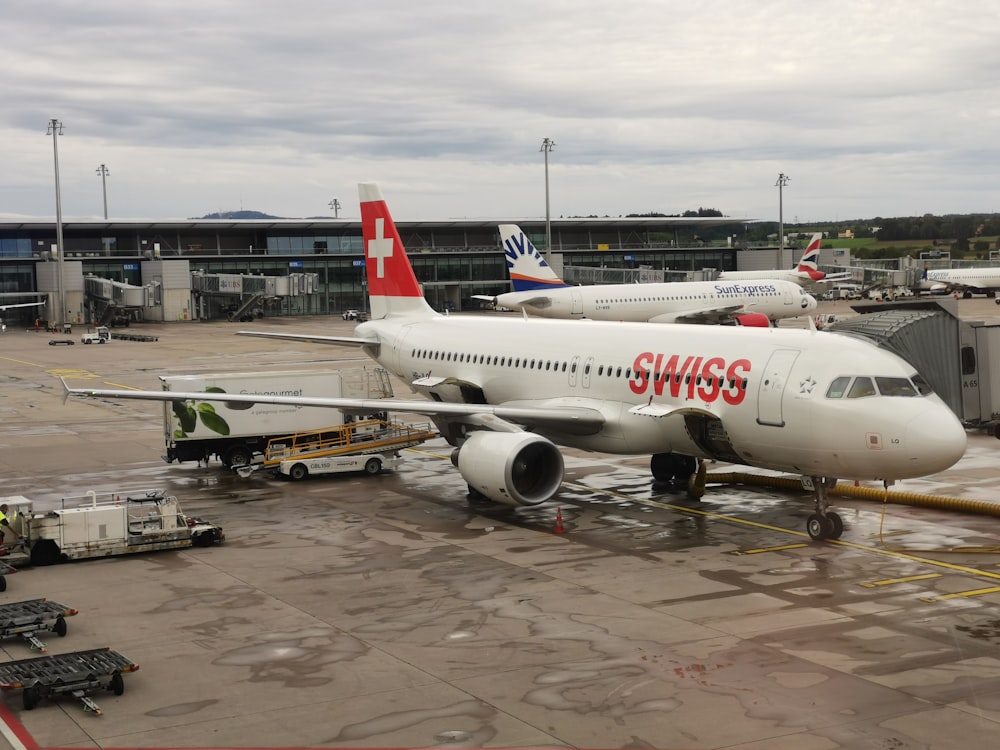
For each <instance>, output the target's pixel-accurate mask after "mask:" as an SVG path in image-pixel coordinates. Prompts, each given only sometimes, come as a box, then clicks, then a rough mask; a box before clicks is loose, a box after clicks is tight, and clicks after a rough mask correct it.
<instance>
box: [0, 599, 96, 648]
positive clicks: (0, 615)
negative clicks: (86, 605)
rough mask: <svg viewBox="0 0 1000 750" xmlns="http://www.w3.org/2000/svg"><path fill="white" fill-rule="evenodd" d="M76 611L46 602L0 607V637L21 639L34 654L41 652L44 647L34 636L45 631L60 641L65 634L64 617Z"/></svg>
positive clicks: (28, 602)
mask: <svg viewBox="0 0 1000 750" xmlns="http://www.w3.org/2000/svg"><path fill="white" fill-rule="evenodd" d="M76 613H77V610H75V609H73V608H71V607H67V606H66V605H65V604H60V603H59V602H53V601H49V600H48V599H29V600H28V601H24V602H11V603H9V604H0V638H12V637H13V636H15V635H19V636H21V637H22V638H23V639H24V640H26V641H27V642H28V644H29V645H30V646H31V649H32V650H33V651H44V650H45V644H44V643H43V642H42V641H40V640H38V636H37V635H35V634H36V633H38V632H39V631H42V630H46V631H49V632H52V633H55V634H56V635H58V636H59V637H60V638H62V637H63V636H65V635H66V618H67V617H69V616H71V615H75V614H76Z"/></svg>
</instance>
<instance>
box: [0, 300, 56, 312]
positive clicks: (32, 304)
mask: <svg viewBox="0 0 1000 750" xmlns="http://www.w3.org/2000/svg"><path fill="white" fill-rule="evenodd" d="M44 304H45V303H44V302H20V303H18V304H16V305H0V312H3V311H4V310H11V309H13V308H15V307H37V306H38V305H44Z"/></svg>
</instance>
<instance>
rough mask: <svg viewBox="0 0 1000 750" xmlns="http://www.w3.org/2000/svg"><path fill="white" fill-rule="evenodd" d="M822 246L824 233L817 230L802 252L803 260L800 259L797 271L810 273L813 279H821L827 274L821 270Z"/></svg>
mask: <svg viewBox="0 0 1000 750" xmlns="http://www.w3.org/2000/svg"><path fill="white" fill-rule="evenodd" d="M822 246H823V234H822V232H817V233H816V234H814V235H813V236H812V239H811V240H809V244H808V245H807V246H806V251H805V252H804V253H802V260H800V261H799V265H798V266H797V267H796V269H795V270H796V271H801V272H802V273H805V274H808V275H809V277H810V278H811V279H812V280H813V281H819V280H820V279H822V278H824V277H825V276H826V274H825V273H823V272H822V271H820V270H819V251H820V248H821V247H822Z"/></svg>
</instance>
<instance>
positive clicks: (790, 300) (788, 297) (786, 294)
mask: <svg viewBox="0 0 1000 750" xmlns="http://www.w3.org/2000/svg"><path fill="white" fill-rule="evenodd" d="M795 296H796V293H795V292H793V291H792V290H791V289H790V288H789V287H787V286H786V287H785V290H784V291H783V292H782V293H781V304H783V305H785V306H786V307H790V306H792V305H794V304H795Z"/></svg>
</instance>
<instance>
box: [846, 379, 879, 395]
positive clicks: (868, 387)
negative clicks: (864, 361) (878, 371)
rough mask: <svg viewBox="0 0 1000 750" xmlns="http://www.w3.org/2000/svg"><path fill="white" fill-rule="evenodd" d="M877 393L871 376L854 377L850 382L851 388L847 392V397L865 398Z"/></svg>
mask: <svg viewBox="0 0 1000 750" xmlns="http://www.w3.org/2000/svg"><path fill="white" fill-rule="evenodd" d="M876 393H877V391H876V390H875V384H874V383H872V379H871V378H855V379H854V382H853V383H852V384H851V389H850V390H849V391H848V392H847V397H848V398H867V397H868V396H874V395H875V394H876Z"/></svg>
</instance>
